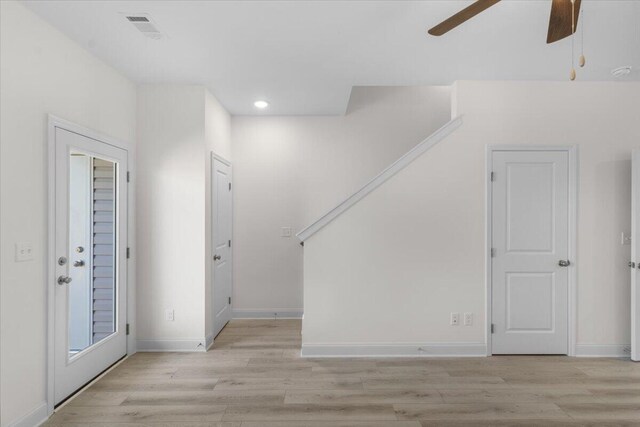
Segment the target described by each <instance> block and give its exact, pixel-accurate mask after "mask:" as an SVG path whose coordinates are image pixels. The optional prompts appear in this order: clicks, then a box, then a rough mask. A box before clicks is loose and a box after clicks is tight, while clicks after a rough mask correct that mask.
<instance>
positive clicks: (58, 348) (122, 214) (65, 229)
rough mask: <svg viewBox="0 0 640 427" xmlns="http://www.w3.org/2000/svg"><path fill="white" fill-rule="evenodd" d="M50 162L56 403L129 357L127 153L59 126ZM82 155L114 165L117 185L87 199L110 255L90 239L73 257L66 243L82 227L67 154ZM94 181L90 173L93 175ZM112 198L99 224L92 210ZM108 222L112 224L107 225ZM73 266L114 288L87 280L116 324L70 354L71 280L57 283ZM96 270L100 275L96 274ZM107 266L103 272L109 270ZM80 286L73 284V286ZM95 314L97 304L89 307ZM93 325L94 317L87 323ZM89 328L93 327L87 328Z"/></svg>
mask: <svg viewBox="0 0 640 427" xmlns="http://www.w3.org/2000/svg"><path fill="white" fill-rule="evenodd" d="M52 144H53V146H52V147H51V148H52V151H53V153H52V156H53V157H52V159H51V162H50V165H51V166H52V171H50V176H51V177H53V181H54V183H53V184H52V187H51V191H52V193H53V194H52V195H51V197H50V200H51V202H52V208H53V211H52V213H53V218H52V221H51V224H52V227H53V230H52V233H51V236H52V237H53V242H52V246H51V248H52V251H51V253H50V254H49V256H50V257H52V259H51V260H50V265H52V266H53V267H52V269H51V272H52V273H53V274H50V275H49V277H48V278H47V286H50V287H53V289H54V290H53V293H52V296H53V302H52V305H51V307H52V309H53V319H54V321H53V323H54V324H53V330H52V333H53V340H50V341H49V342H50V344H51V343H52V344H53V346H52V347H53V348H52V349H50V351H51V350H52V351H53V361H52V362H53V363H52V366H51V365H50V366H51V367H52V368H53V375H51V376H50V377H49V378H50V379H52V380H53V384H52V387H51V388H50V390H52V395H53V396H52V399H53V402H50V405H51V404H58V403H60V402H61V401H63V400H64V399H66V398H67V397H68V396H69V395H70V394H72V393H74V392H75V391H76V390H77V389H79V388H80V387H82V386H83V385H84V384H86V383H87V382H88V381H90V380H91V379H93V378H94V377H96V376H97V375H99V374H100V373H101V372H102V371H104V370H105V369H107V368H108V367H109V366H111V365H112V364H113V363H115V362H116V361H118V360H119V359H120V358H122V357H124V356H125V355H126V353H127V337H126V321H127V318H126V317H127V304H126V303H127V297H126V295H127V262H126V248H127V179H126V176H127V175H126V174H127V151H126V150H124V149H122V148H117V147H115V146H113V145H110V144H107V143H105V142H101V141H99V140H96V139H92V138H90V137H88V136H83V135H81V134H79V133H75V132H71V131H69V130H65V129H63V128H61V127H55V126H54V128H53V139H52ZM72 154H73V155H76V156H77V155H80V156H82V155H84V156H87V157H89V158H90V159H103V160H106V161H108V162H109V164H112V165H114V166H113V171H114V172H113V173H114V174H115V180H114V181H115V187H114V188H113V189H100V188H98V187H97V186H96V187H95V188H94V189H93V191H92V192H93V194H91V199H90V200H89V201H88V209H89V210H90V215H92V216H93V219H92V220H91V223H92V224H91V226H90V227H91V230H90V233H94V232H95V233H97V232H98V230H97V229H98V228H99V227H105V226H107V227H109V226H110V227H113V233H112V234H113V238H114V240H113V242H114V243H115V244H114V245H107V247H108V248H109V251H110V252H112V253H111V254H101V253H100V251H101V248H100V247H99V246H101V245H100V244H99V242H97V241H94V240H93V238H92V237H90V238H91V239H92V240H91V245H90V246H92V247H91V248H85V252H82V253H76V252H75V251H74V252H72V251H71V248H70V244H72V243H73V242H71V241H70V238H72V237H70V236H73V235H74V234H77V233H74V232H71V230H72V228H74V227H83V226H85V225H84V224H80V223H76V222H75V221H73V218H71V217H70V203H72V198H70V191H71V190H70V179H71V178H70V175H71V174H70V158H71V155H72ZM91 176H92V177H93V175H91ZM90 185H91V186H94V185H95V182H94V181H93V178H92V181H91V183H90ZM105 193H106V194H112V195H113V197H112V196H109V202H107V203H110V204H111V207H109V206H107V209H109V210H110V211H112V214H111V218H108V216H109V215H107V219H106V221H107V222H103V218H104V216H103V217H101V218H98V217H97V214H96V213H95V212H94V211H97V210H100V209H101V208H100V205H101V204H103V201H102V200H100V197H101V195H102V194H105ZM109 223H111V225H106V224H109ZM94 247H95V253H96V254H100V255H104V256H111V259H112V264H113V265H112V266H111V270H112V271H113V274H112V277H110V278H109V277H106V276H105V275H104V271H105V267H101V266H94V265H93V262H92V261H93V260H92V259H91V255H92V254H93V250H94ZM61 257H64V258H66V262H64V263H62V262H59V260H60V258H61ZM80 258H82V260H83V261H84V262H85V265H84V266H83V267H74V265H73V263H74V262H75V261H79V260H80ZM74 268H85V269H86V273H85V274H86V275H90V276H91V277H94V276H95V277H101V278H103V277H104V279H106V281H105V280H103V282H105V283H106V282H108V281H109V280H111V282H112V283H113V286H112V287H111V288H105V289H100V290H97V285H96V284H95V283H93V282H91V281H89V282H88V283H89V286H90V287H91V292H93V299H94V301H95V299H96V298H100V297H98V296H96V295H97V294H100V295H104V294H105V293H106V294H107V295H111V301H112V304H113V310H112V313H113V316H114V322H112V328H113V331H112V332H111V333H109V334H108V336H107V337H106V338H103V339H99V340H96V339H94V338H92V340H93V341H92V342H91V343H89V346H88V347H86V348H84V349H80V350H74V349H71V351H70V345H71V343H70V340H69V336H70V329H71V328H70V325H69V321H70V319H71V318H73V316H70V309H71V306H72V304H73V301H72V300H70V298H69V296H70V295H69V294H70V292H69V289H70V286H71V285H73V284H74V283H73V281H70V282H69V283H64V282H60V283H58V278H66V277H69V278H71V279H73V278H74V277H80V275H78V274H76V273H72V271H73V270H72V269H74ZM98 269H100V273H96V271H97V270H98ZM108 269H109V268H106V270H108ZM75 284H76V285H77V284H78V283H77V282H76V283H75ZM91 309H92V310H95V306H94V307H92V308H91ZM91 320H92V321H93V319H91ZM88 326H89V327H93V324H91V325H88Z"/></svg>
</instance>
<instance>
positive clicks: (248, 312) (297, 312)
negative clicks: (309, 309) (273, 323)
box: [233, 308, 302, 319]
mask: <svg viewBox="0 0 640 427" xmlns="http://www.w3.org/2000/svg"><path fill="white" fill-rule="evenodd" d="M233 318H234V319H302V309H301V308H300V309H288V308H273V309H260V310H252V309H234V310H233Z"/></svg>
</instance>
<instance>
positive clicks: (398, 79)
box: [24, 0, 640, 114]
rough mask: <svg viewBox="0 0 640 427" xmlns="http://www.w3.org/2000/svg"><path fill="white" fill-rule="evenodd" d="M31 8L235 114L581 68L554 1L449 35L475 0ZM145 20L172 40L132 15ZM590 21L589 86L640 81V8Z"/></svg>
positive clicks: (630, 5)
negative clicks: (206, 93) (443, 27)
mask: <svg viewBox="0 0 640 427" xmlns="http://www.w3.org/2000/svg"><path fill="white" fill-rule="evenodd" d="M24 3H25V4H26V5H27V6H28V7H29V8H30V9H31V10H33V11H34V12H36V13H37V14H39V15H40V16H42V17H43V18H44V19H45V20H47V21H49V22H50V23H51V24H53V25H54V26H56V27H57V28H59V29H60V30H61V31H63V32H64V33H65V34H67V35H68V36H69V37H71V38H72V39H74V40H76V41H77V42H78V43H80V44H81V45H82V46H84V47H85V48H86V49H88V50H89V51H91V52H93V53H94V54H95V55H96V56H98V57H100V58H102V59H103V60H104V61H105V62H107V63H109V64H111V65H112V66H113V67H114V68H116V69H118V70H120V71H121V72H122V73H124V74H125V75H126V76H128V77H129V78H131V79H132V80H133V81H135V82H139V83H151V82H175V83H194V84H204V85H206V86H208V87H209V89H210V90H211V92H212V93H213V94H214V95H215V96H216V97H217V98H218V99H219V100H220V102H222V104H223V105H224V106H225V107H226V108H227V109H228V110H229V111H230V112H231V113H232V114H343V113H344V112H345V109H346V106H347V102H348V99H349V94H350V91H351V87H352V86H366V85H373V86H378V85H380V86H393V85H442V84H450V83H452V82H453V81H455V80H459V79H492V80H503V79H504V80H567V79H568V75H569V69H570V66H571V43H570V41H568V40H567V39H565V40H563V41H560V42H558V43H555V44H552V45H547V44H546V43H545V40H546V32H547V25H548V20H549V10H550V5H551V0H532V1H517V0H505V1H502V2H500V3H498V4H497V5H495V6H493V7H492V8H490V9H488V10H487V11H486V12H484V13H482V14H480V15H478V16H477V17H475V18H474V19H472V20H470V21H468V22H467V23H465V24H463V25H462V26H460V27H458V28H457V29H456V30H454V31H452V32H450V33H449V34H446V35H444V36H442V37H439V38H438V37H432V36H428V35H427V34H426V30H427V29H428V28H430V27H431V26H433V25H435V24H437V23H438V22H440V21H441V20H443V19H445V18H447V17H448V16H449V15H452V14H453V13H455V12H457V11H458V10H460V9H462V8H463V7H466V6H467V5H468V4H470V3H471V2H470V1H451V0H448V1H209V2H207V1H51V0H49V1H26V2H24ZM139 13H147V14H150V15H151V18H152V19H153V20H154V21H155V23H156V24H157V25H158V27H159V28H160V30H161V31H162V32H163V33H164V34H165V35H166V36H165V37H164V38H163V39H162V40H152V39H149V38H146V37H144V36H143V35H142V34H141V33H139V32H138V31H137V30H136V29H135V28H134V27H133V25H132V24H130V23H129V22H128V21H126V20H125V18H124V14H139ZM582 18H584V21H582V22H581V24H584V44H585V46H584V50H585V55H586V57H587V66H586V67H585V68H584V69H579V70H578V71H579V73H578V79H579V80H614V78H613V77H612V76H611V74H610V71H611V69H612V68H615V67H619V66H622V65H632V66H633V67H634V69H635V70H634V71H633V72H632V73H631V74H630V75H629V76H627V77H625V78H624V79H623V80H640V1H631V0H627V1H615V0H601V1H597V0H591V1H589V0H584V1H583V14H582V16H581V19H582ZM578 34H579V32H578ZM579 50H580V38H579V37H578V38H576V51H577V52H579ZM576 58H577V54H576ZM256 99H266V100H268V101H269V102H270V104H271V105H270V107H269V108H268V109H267V110H265V111H261V112H259V111H257V110H256V109H255V107H253V101H255V100H256Z"/></svg>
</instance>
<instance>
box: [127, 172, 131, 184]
mask: <svg viewBox="0 0 640 427" xmlns="http://www.w3.org/2000/svg"><path fill="white" fill-rule="evenodd" d="M130 181H131V172H129V171H127V182H130Z"/></svg>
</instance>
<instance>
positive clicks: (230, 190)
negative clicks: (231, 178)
mask: <svg viewBox="0 0 640 427" xmlns="http://www.w3.org/2000/svg"><path fill="white" fill-rule="evenodd" d="M229 191H231V183H229Z"/></svg>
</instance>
